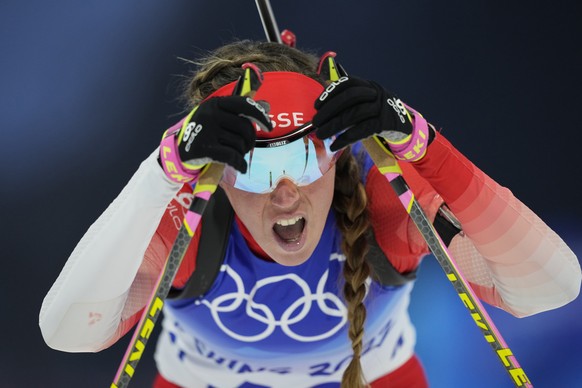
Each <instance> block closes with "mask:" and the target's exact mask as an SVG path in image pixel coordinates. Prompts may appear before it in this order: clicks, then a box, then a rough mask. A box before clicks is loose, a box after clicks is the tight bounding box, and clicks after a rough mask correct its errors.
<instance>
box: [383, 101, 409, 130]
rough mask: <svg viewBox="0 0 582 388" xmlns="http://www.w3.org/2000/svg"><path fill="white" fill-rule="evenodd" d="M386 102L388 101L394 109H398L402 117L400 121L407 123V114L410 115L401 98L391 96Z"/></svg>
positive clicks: (399, 115) (397, 111)
mask: <svg viewBox="0 0 582 388" xmlns="http://www.w3.org/2000/svg"><path fill="white" fill-rule="evenodd" d="M386 102H387V103H388V105H390V106H391V107H392V109H394V110H395V111H396V113H397V114H398V117H399V118H400V121H402V124H406V119H405V116H407V115H408V111H407V110H406V108H405V107H404V104H403V103H402V101H400V99H399V98H389V99H387V100H386Z"/></svg>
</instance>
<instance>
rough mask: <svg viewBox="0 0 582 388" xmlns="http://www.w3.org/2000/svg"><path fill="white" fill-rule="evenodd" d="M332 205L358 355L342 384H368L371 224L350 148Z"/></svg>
mask: <svg viewBox="0 0 582 388" xmlns="http://www.w3.org/2000/svg"><path fill="white" fill-rule="evenodd" d="M332 206H333V208H334V210H335V211H336V218H337V226H338V228H339V229H340V231H341V232H342V235H343V241H342V250H343V252H344V254H345V256H346V261H345V264H344V279H345V284H344V297H345V299H346V303H347V309H348V322H349V332H348V333H349V337H350V340H351V341H352V349H353V352H354V356H353V358H352V360H351V362H350V364H349V365H348V367H347V369H346V370H345V372H344V375H343V377H342V387H344V388H360V387H365V386H366V382H365V380H364V376H363V374H362V365H361V363H360V356H361V354H362V346H363V343H362V339H363V336H364V322H365V320H366V307H365V306H364V303H363V301H364V297H365V296H366V280H367V279H368V276H369V275H370V266H369V265H368V262H367V261H366V260H365V257H366V254H367V253H368V243H367V240H366V232H367V231H368V229H369V227H370V222H369V218H368V213H367V196H366V190H365V188H364V185H363V184H362V182H361V181H360V174H359V166H358V164H357V162H356V160H355V158H354V157H353V155H352V154H351V152H350V151H349V149H346V150H344V152H343V154H342V156H341V157H340V158H339V160H338V161H337V168H336V175H335V192H334V197H333V203H332Z"/></svg>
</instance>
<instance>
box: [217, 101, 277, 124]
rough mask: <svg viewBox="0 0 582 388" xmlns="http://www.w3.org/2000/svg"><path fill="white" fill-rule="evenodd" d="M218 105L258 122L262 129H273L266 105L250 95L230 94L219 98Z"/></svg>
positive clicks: (226, 110)
mask: <svg viewBox="0 0 582 388" xmlns="http://www.w3.org/2000/svg"><path fill="white" fill-rule="evenodd" d="M217 104H218V107H219V108H220V109H221V110H223V111H225V112H229V113H232V114H235V115H238V116H241V117H243V118H245V119H247V120H250V121H252V122H253V123H256V124H257V125H258V126H259V127H260V128H261V130H263V131H266V132H270V131H271V130H272V129H273V126H272V123H271V119H270V118H269V115H268V112H267V111H266V110H265V108H264V106H263V105H262V104H260V103H259V102H257V101H255V100H253V99H252V98H250V97H240V96H228V97H221V98H218V99H217Z"/></svg>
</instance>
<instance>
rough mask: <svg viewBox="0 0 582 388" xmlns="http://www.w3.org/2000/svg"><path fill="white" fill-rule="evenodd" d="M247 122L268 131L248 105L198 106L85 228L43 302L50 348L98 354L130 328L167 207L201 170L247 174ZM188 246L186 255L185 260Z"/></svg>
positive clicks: (166, 246)
mask: <svg viewBox="0 0 582 388" xmlns="http://www.w3.org/2000/svg"><path fill="white" fill-rule="evenodd" d="M250 119H254V120H255V121H256V122H257V123H258V124H260V126H261V128H270V125H271V123H270V120H269V118H268V116H266V115H265V113H264V111H262V110H260V109H258V108H257V107H256V105H255V104H251V103H249V102H248V101H247V99H245V98H244V97H240V96H228V97H221V98H220V99H218V98H214V99H209V100H208V101H207V102H205V103H202V104H200V105H199V106H197V107H195V108H194V109H193V110H192V112H191V113H190V114H189V115H188V116H187V117H186V118H185V119H184V120H181V121H180V122H178V123H177V124H175V125H174V126H172V127H171V128H170V129H168V131H166V133H165V134H164V137H163V139H162V143H161V146H160V149H159V150H157V151H156V152H154V153H153V154H152V155H150V157H149V158H148V159H147V160H146V161H144V162H143V163H142V164H141V165H140V167H139V169H138V171H137V172H136V173H135V174H134V176H133V177H132V178H131V180H130V182H129V183H128V184H127V186H126V187H125V188H124V189H123V191H122V192H121V193H120V195H119V196H118V197H117V198H116V199H115V200H114V201H113V203H112V204H111V205H110V206H109V207H108V208H107V210H105V212H104V213H103V214H102V215H101V216H100V217H99V219H98V220H97V221H96V222H95V223H94V224H93V225H92V226H91V227H90V228H89V230H88V231H87V233H86V234H85V235H84V236H83V238H82V239H81V241H80V242H79V244H78V245H77V247H76V248H75V250H74V251H73V253H72V254H71V256H70V257H69V259H68V261H67V263H66V264H65V267H64V268H63V270H62V271H61V274H60V275H59V277H58V278H57V280H56V281H55V283H54V284H53V286H52V288H51V289H50V291H49V292H48V294H47V296H46V297H45V299H44V301H43V305H42V307H41V311H40V317H39V325H40V328H41V332H42V335H43V337H44V339H45V341H46V343H47V344H48V345H49V346H51V347H53V348H55V349H59V350H65V351H71V352H81V351H98V350H101V349H103V348H105V347H108V346H109V345H111V344H113V343H114V342H115V341H117V340H118V339H119V338H120V337H121V336H123V334H125V333H126V332H127V331H128V330H129V329H130V328H131V327H132V326H133V325H134V324H135V323H136V322H137V320H138V318H139V315H140V314H139V313H140V310H142V309H143V307H144V306H145V304H146V303H147V301H148V299H149V296H150V294H151V291H152V289H153V288H154V286H155V283H156V281H157V279H158V275H159V273H160V271H161V270H162V268H163V265H164V262H165V260H166V258H167V255H168V252H169V251H170V249H171V246H172V244H173V242H174V239H175V237H176V234H177V229H178V228H179V225H176V224H175V222H174V221H175V220H176V217H175V214H171V212H172V209H171V207H172V206H174V209H176V208H177V206H176V204H170V207H168V204H169V203H170V201H171V200H172V198H174V197H175V196H176V194H177V193H178V191H179V190H180V188H182V187H184V183H185V182H190V183H193V182H195V181H196V179H197V177H198V175H199V171H200V168H202V167H203V166H204V164H205V163H209V162H220V163H224V164H228V165H230V166H233V167H234V168H236V169H237V170H243V169H245V170H246V162H245V161H244V155H245V154H246V153H247V152H248V151H249V150H250V148H251V147H252V146H253V145H254V139H255V129H254V126H253V125H252V123H251V120H250ZM158 155H159V163H158ZM160 165H161V166H162V168H160ZM166 211H167V212H166ZM164 212H166V217H165V218H164V219H162V216H163V215H164ZM183 212H184V209H181V211H180V216H179V217H177V218H178V219H179V221H178V222H181V220H182V217H183V214H184V213H183ZM160 221H162V222H161V223H160ZM156 229H157V233H155V234H154V232H156ZM194 241H195V243H194V244H191V245H190V247H189V249H190V251H187V252H186V255H189V257H192V258H193V257H194V256H195V253H192V251H193V249H196V245H197V244H196V243H197V237H196V238H195V239H194ZM189 252H191V253H189ZM193 266H194V260H193V259H192V260H186V261H185V262H184V264H183V265H182V266H181V268H180V273H178V277H177V279H176V282H175V285H176V286H178V287H180V286H183V284H184V283H185V282H186V280H187V278H188V276H189V275H190V274H191V273H192V270H193Z"/></svg>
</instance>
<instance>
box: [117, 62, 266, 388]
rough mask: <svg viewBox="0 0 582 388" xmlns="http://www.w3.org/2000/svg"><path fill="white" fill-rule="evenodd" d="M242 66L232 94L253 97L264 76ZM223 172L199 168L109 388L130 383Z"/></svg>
mask: <svg viewBox="0 0 582 388" xmlns="http://www.w3.org/2000/svg"><path fill="white" fill-rule="evenodd" d="M242 67H243V69H244V73H243V75H242V76H241V77H240V78H239V80H238V81H237V84H236V87H235V89H234V93H233V94H235V95H237V94H238V95H242V96H249V97H251V98H252V97H253V95H254V93H255V92H256V91H257V90H258V88H259V87H260V86H261V84H262V80H263V76H262V74H261V72H260V70H259V69H258V67H256V66H255V65H253V64H250V63H245V64H244V65H243V66H242ZM223 171H224V164H218V163H210V164H208V165H207V166H206V167H204V168H203V169H202V172H201V174H200V177H199V179H198V182H197V183H196V185H195V186H194V190H193V194H194V199H193V200H192V203H191V205H190V208H189V209H188V211H187V212H186V215H185V216H184V219H183V222H182V226H181V227H180V229H179V231H178V235H177V237H176V240H175V241H174V244H173V246H172V249H171V251H170V253H169V255H168V258H167V260H166V263H165V265H164V268H163V270H162V272H161V273H160V275H159V277H158V280H157V282H156V286H155V288H154V291H153V293H152V295H151V297H150V299H149V302H148V304H147V306H146V307H145V309H144V312H143V314H142V316H141V319H140V321H139V323H138V324H137V327H136V329H135V331H134V334H133V337H132V339H131V341H130V343H129V346H128V348H127V351H126V352H125V355H124V357H123V359H122V361H121V364H120V365H119V369H118V370H117V373H116V375H115V377H114V379H113V383H112V384H111V388H124V387H127V386H128V385H129V382H130V380H131V378H132V377H133V375H134V373H135V368H136V367H137V363H138V362H139V360H140V359H141V356H142V354H143V351H144V349H145V346H146V344H147V342H148V339H149V337H150V336H151V334H152V332H153V329H154V326H155V323H156V321H157V319H158V318H159V316H160V313H161V312H162V307H163V306H164V301H165V299H166V297H167V296H168V292H169V291H170V288H171V287H172V283H173V281H174V278H175V277H176V273H177V272H178V268H180V263H181V262H182V259H183V258H184V255H185V253H186V250H187V249H188V245H189V244H190V241H191V240H192V237H193V236H194V232H195V231H196V228H197V227H198V224H199V223H200V219H201V217H202V214H203V213H204V209H205V208H206V205H207V204H208V201H209V200H210V197H211V196H212V194H214V192H215V191H216V187H217V186H218V183H219V182H220V180H221V178H222V173H223Z"/></svg>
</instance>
